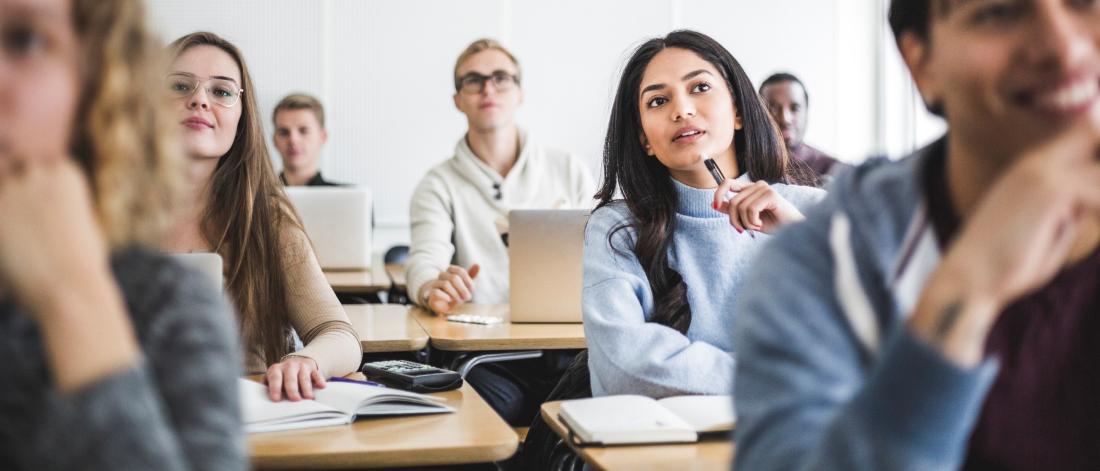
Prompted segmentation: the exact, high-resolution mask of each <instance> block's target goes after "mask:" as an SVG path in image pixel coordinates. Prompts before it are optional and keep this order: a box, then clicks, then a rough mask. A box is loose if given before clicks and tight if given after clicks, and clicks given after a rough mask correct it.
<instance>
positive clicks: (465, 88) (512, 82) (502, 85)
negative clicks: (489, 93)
mask: <svg viewBox="0 0 1100 471" xmlns="http://www.w3.org/2000/svg"><path fill="white" fill-rule="evenodd" d="M489 82H492V83H493V87H494V88H496V89H497V91H498V92H505V91H508V90H511V89H513V88H515V86H516V85H519V77H517V76H515V75H512V74H509V73H508V72H505V71H503V70H498V71H496V72H493V74H492V75H481V74H479V73H477V72H470V73H468V74H466V75H463V76H461V77H459V78H456V79H455V90H458V91H460V92H462V93H469V94H474V93H481V91H482V90H485V84H486V83H489Z"/></svg>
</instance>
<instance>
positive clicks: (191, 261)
mask: <svg viewBox="0 0 1100 471" xmlns="http://www.w3.org/2000/svg"><path fill="white" fill-rule="evenodd" d="M168 255H169V256H171V257H172V258H173V259H175V260H176V261H177V262H180V264H181V265H183V266H186V267H189V268H191V269H194V270H198V271H199V272H202V274H203V275H206V277H207V278H209V279H210V281H212V282H214V286H217V287H219V288H223V289H224V288H225V280H224V276H225V275H224V271H222V257H221V255H218V254H216V253H213V252H191V253H173V254H168Z"/></svg>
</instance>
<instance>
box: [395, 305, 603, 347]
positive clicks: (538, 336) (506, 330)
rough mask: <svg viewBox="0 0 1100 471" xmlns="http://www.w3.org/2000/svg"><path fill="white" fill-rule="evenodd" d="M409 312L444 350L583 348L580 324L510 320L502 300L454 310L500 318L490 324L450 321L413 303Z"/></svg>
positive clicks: (506, 306)
mask: <svg viewBox="0 0 1100 471" xmlns="http://www.w3.org/2000/svg"><path fill="white" fill-rule="evenodd" d="M412 312H413V316H414V317H415V318H416V320H417V322H419V323H420V325H421V327H424V330H426V331H428V337H431V339H432V340H431V342H432V346H433V347H435V348H438V349H440V350H447V351H461V352H470V351H486V350H561V349H572V348H585V343H584V326H583V325H582V324H512V323H510V322H508V317H509V316H508V305H506V304H463V305H461V306H459V307H458V308H457V309H456V310H455V311H454V314H477V315H482V316H495V317H500V318H502V319H504V322H503V323H500V324H494V325H480V324H463V323H460V322H450V321H448V320H447V317H446V316H437V315H435V314H433V313H432V312H431V311H429V310H427V309H424V308H422V307H419V306H416V307H414V308H413V310H412Z"/></svg>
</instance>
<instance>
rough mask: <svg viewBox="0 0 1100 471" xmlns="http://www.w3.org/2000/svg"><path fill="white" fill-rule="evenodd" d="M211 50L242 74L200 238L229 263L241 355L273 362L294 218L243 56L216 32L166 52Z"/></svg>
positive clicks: (279, 353) (281, 333) (283, 331)
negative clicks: (236, 111)
mask: <svg viewBox="0 0 1100 471" xmlns="http://www.w3.org/2000/svg"><path fill="white" fill-rule="evenodd" d="M203 45H205V46H214V47H217V48H218V49H221V50H222V51H225V53H226V54H229V56H230V57H232V58H233V60H234V61H235V62H236V63H237V66H238V67H240V69H241V80H242V83H241V88H243V89H244V93H243V94H242V96H241V100H240V103H241V106H243V107H244V109H243V110H242V113H241V120H240V122H239V123H237V134H236V136H235V137H234V138H233V145H232V146H231V147H230V148H229V151H228V152H226V153H225V155H223V156H221V158H220V159H219V160H218V164H217V167H216V168H215V169H214V174H213V176H211V178H210V182H209V183H207V191H208V192H209V193H208V194H207V207H206V208H205V209H204V210H203V214H202V221H201V223H200V231H201V232H202V235H203V237H205V238H206V240H207V242H210V243H211V245H213V246H214V250H215V251H216V252H217V253H218V254H219V255H221V256H222V258H223V259H224V260H225V262H226V287H227V289H228V291H229V294H230V296H231V297H232V299H233V302H234V304H235V305H236V307H237V311H238V312H239V313H240V314H239V315H240V317H241V318H240V322H241V332H242V334H243V336H244V344H245V348H247V349H249V351H250V353H254V354H257V355H259V356H260V358H263V359H264V361H265V362H266V363H267V364H272V363H277V362H278V361H279V360H280V359H281V358H282V357H283V356H284V355H286V354H287V353H290V324H289V313H288V308H287V302H286V293H287V279H286V274H285V273H284V270H283V265H282V264H281V263H280V261H281V260H282V257H286V256H289V255H288V252H287V251H286V250H285V249H286V248H287V247H286V245H287V244H286V240H287V239H286V238H285V237H284V236H283V235H284V234H285V231H286V230H287V229H288V225H289V226H290V227H289V228H293V229H296V230H301V224H300V223H299V222H298V217H297V215H296V214H295V212H294V209H293V207H292V206H291V205H290V202H289V200H288V199H287V197H286V195H285V194H284V193H283V189H282V186H281V185H279V182H278V180H277V179H276V177H275V170H274V169H273V168H272V167H271V158H270V157H269V156H268V153H267V145H266V144H265V143H264V135H263V128H262V127H261V125H260V117H259V116H260V115H259V108H258V107H257V106H256V99H255V97H254V95H255V90H256V88H255V87H254V86H253V83H252V77H251V74H249V72H248V66H247V65H246V64H245V62H244V57H243V55H242V54H241V52H240V50H239V49H237V47H236V46H234V45H233V44H232V43H230V42H229V41H226V40H225V39H222V38H221V37H219V36H218V35H216V34H214V33H208V32H198V33H191V34H188V35H186V36H184V37H182V38H179V39H177V40H176V41H174V42H173V43H172V45H171V48H172V52H173V57H179V55H180V54H182V53H183V52H184V51H186V50H187V49H189V48H192V47H195V46H203Z"/></svg>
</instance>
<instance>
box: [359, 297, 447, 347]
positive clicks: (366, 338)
mask: <svg viewBox="0 0 1100 471" xmlns="http://www.w3.org/2000/svg"><path fill="white" fill-rule="evenodd" d="M410 309H411V307H410V306H403V305H400V304H345V305H344V311H346V312H347V313H348V319H349V320H351V326H352V327H354V328H355V332H356V333H357V334H359V342H360V343H361V344H362V345H363V353H381V352H415V351H418V350H420V349H422V348H424V347H427V346H428V333H427V332H426V331H424V328H423V327H420V324H419V323H418V322H416V319H414V318H413V316H412V313H411V312H410Z"/></svg>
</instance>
